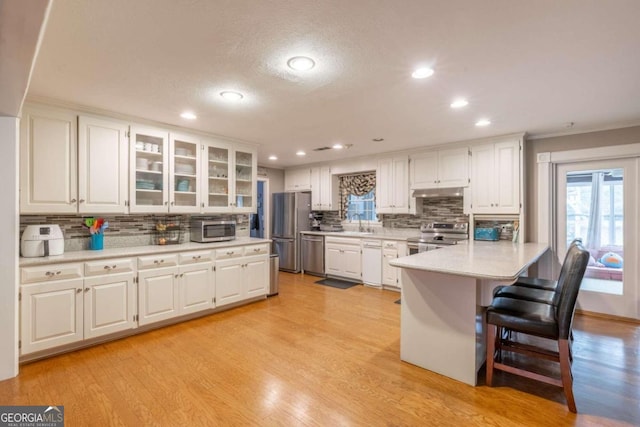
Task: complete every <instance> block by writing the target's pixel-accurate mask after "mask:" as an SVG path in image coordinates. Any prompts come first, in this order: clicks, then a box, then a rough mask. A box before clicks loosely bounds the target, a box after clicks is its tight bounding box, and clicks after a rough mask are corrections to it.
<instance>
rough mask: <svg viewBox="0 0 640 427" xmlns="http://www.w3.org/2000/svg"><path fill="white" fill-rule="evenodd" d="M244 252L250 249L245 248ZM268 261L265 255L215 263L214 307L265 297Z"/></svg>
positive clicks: (267, 284) (267, 281)
mask: <svg viewBox="0 0 640 427" xmlns="http://www.w3.org/2000/svg"><path fill="white" fill-rule="evenodd" d="M265 246H266V245H265ZM246 251H251V249H250V248H247V250H246ZM249 253H250V252H249ZM268 261H269V257H268V256H267V255H254V256H238V257H236V258H230V259H225V260H221V261H216V274H215V276H216V279H215V280H216V306H217V307H221V306H224V305H227V304H232V303H234V302H238V301H242V300H245V299H249V298H254V297H260V296H264V295H266V294H267V289H268V286H269V262H268Z"/></svg>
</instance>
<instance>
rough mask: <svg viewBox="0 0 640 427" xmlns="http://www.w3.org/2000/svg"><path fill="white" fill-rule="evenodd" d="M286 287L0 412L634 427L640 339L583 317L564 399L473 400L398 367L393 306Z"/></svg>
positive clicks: (120, 420)
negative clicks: (572, 400)
mask: <svg viewBox="0 0 640 427" xmlns="http://www.w3.org/2000/svg"><path fill="white" fill-rule="evenodd" d="M315 280H317V278H315V277H312V276H306V277H303V276H301V275H293V274H287V273H281V274H280V295H279V296H276V297H272V298H269V299H268V300H266V301H261V302H258V303H254V304H251V305H249V306H245V307H241V308H237V309H234V310H230V311H226V312H223V313H219V314H215V315H212V316H208V317H204V318H200V319H196V320H193V321H190V322H186V323H182V324H178V325H175V326H171V327H166V328H163V329H159V330H156V331H152V332H148V333H145V334H142V335H139V336H135V337H130V338H126V339H122V340H119V341H115V342H111V343H107V344H104V345H99V346H96V347H93V348H89V349H86V350H81V351H76V352H74V353H69V354H66V355H62V356H58V357H54V358H51V359H47V360H43V361H40V362H35V363H32V364H27V365H24V366H22V367H21V372H20V375H19V376H18V377H17V378H14V379H10V380H6V381H3V382H0V405H8V404H12V405H36V404H37V405H50V404H55V405H64V406H65V415H66V420H67V423H66V425H67V426H105V425H122V426H143V425H167V426H177V425H189V426H192V425H193V426H198V425H259V426H271V425H276V426H278V425H283V426H290V425H312V426H347V425H357V426H378V425H381V426H422V425H445V426H448V425H451V426H463V425H464V426H469V425H479V426H480V425H481V426H487V425H493V426H523V425H532V426H535V425H539V426H550V425H553V426H559V425H593V426H595V425H598V426H601V425H639V424H640V360H639V357H638V353H639V350H640V326H638V325H635V324H630V323H622V322H614V321H610V320H602V319H597V318H590V317H584V316H577V317H576V326H575V331H574V334H575V344H574V347H573V351H574V377H575V382H574V391H575V396H576V403H577V406H578V411H579V413H578V414H572V413H570V412H569V411H568V410H567V408H566V405H565V401H564V397H563V393H562V391H561V390H560V389H558V388H555V387H552V386H547V385H544V384H541V383H537V382H535V381H529V380H526V379H521V378H517V377H513V376H510V375H509V374H506V373H502V372H498V373H496V378H495V381H494V384H495V387H492V388H490V387H486V386H484V378H481V380H480V385H479V386H478V387H470V386H467V385H465V384H462V383H459V382H457V381H454V380H450V379H448V378H445V377H442V376H440V375H437V374H434V373H431V372H429V371H426V370H423V369H420V368H417V367H415V366H412V365H410V364H407V363H404V362H401V361H400V333H399V327H400V306H399V305H398V304H394V301H395V300H397V299H398V298H399V294H398V293H395V292H390V291H381V290H376V289H371V288H366V287H363V286H356V287H353V288H350V289H347V290H340V289H335V288H329V287H325V286H320V285H316V284H314V283H313V282H314V281H315Z"/></svg>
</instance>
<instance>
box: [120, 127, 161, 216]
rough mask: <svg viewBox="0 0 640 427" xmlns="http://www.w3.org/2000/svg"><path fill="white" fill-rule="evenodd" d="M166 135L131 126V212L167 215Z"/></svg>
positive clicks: (158, 131)
mask: <svg viewBox="0 0 640 427" xmlns="http://www.w3.org/2000/svg"><path fill="white" fill-rule="evenodd" d="M168 136H169V134H168V133H167V132H166V131H162V130H159V129H153V128H146V127H140V126H131V131H130V137H129V138H130V140H129V145H130V153H131V155H130V161H129V167H130V171H131V173H130V177H131V178H130V180H129V185H130V191H129V194H130V199H131V203H130V206H129V211H130V212H167V209H168V204H169V199H168V194H167V192H166V189H167V185H168V183H169V168H168V164H167V159H168V148H169V144H168V140H169V138H168Z"/></svg>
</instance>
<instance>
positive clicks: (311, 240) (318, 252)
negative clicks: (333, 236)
mask: <svg viewBox="0 0 640 427" xmlns="http://www.w3.org/2000/svg"><path fill="white" fill-rule="evenodd" d="M302 271H303V272H304V273H306V274H313V275H314V276H324V275H325V274H324V236H316V235H313V234H303V235H302Z"/></svg>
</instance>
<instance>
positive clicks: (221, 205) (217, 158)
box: [203, 145, 231, 211]
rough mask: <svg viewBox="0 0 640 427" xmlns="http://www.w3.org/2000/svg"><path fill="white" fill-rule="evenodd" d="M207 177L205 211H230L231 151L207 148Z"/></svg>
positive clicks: (220, 148) (221, 148) (209, 146)
mask: <svg viewBox="0 0 640 427" xmlns="http://www.w3.org/2000/svg"><path fill="white" fill-rule="evenodd" d="M205 174H206V176H207V182H206V183H205V186H206V193H205V194H204V196H203V197H206V202H205V210H208V211H225V210H228V209H230V202H229V191H230V190H231V188H230V186H229V149H228V148H224V147H214V146H211V145H208V146H206V171H205Z"/></svg>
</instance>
